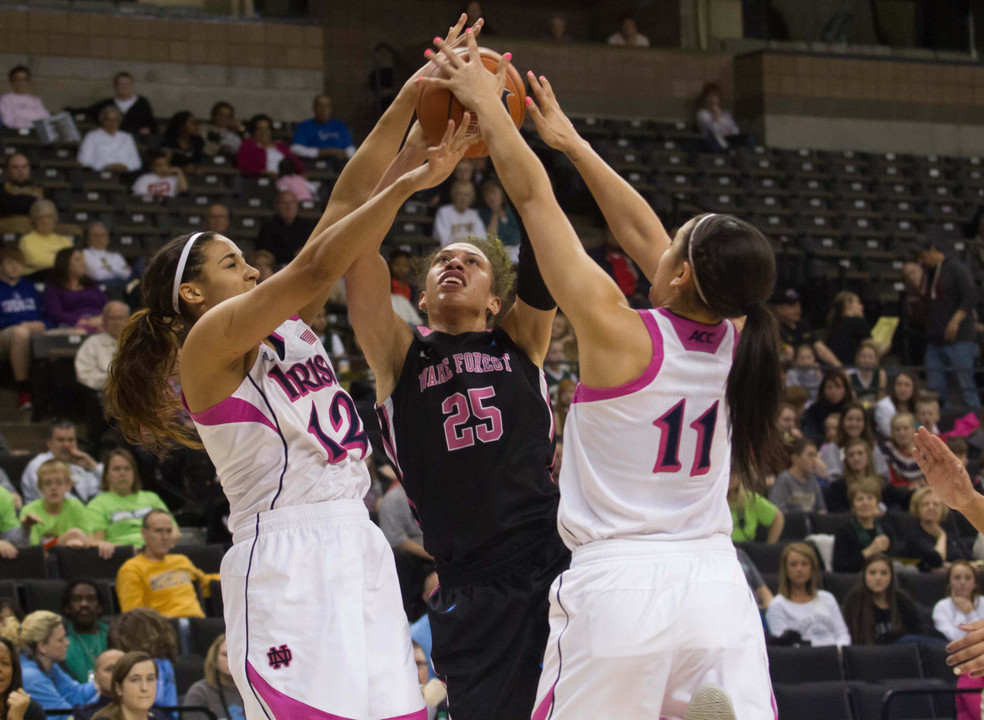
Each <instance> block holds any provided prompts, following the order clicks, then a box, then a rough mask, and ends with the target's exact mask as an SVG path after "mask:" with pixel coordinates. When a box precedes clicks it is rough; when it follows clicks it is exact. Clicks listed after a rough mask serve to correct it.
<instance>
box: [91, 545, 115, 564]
mask: <svg viewBox="0 0 984 720" xmlns="http://www.w3.org/2000/svg"><path fill="white" fill-rule="evenodd" d="M95 548H96V550H97V551H98V552H99V557H101V558H102V559H103V560H109V559H110V558H111V557H113V553H114V552H116V546H115V545H114V544H113V543H111V542H109V541H108V540H97V541H96V543H95Z"/></svg>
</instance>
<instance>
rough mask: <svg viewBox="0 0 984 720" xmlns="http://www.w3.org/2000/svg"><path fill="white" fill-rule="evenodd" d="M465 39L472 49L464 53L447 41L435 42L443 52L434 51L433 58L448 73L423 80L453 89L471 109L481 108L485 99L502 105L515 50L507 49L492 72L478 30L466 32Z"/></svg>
mask: <svg viewBox="0 0 984 720" xmlns="http://www.w3.org/2000/svg"><path fill="white" fill-rule="evenodd" d="M465 42H466V43H467V44H468V52H467V53H465V54H464V55H459V54H458V53H456V52H454V51H452V50H451V49H450V48H449V47H447V45H445V43H444V42H443V41H437V42H435V43H434V44H435V45H436V46H437V47H438V48H439V49H440V50H441V51H442V52H441V53H438V54H436V55H432V56H431V57H430V59H431V61H432V62H433V63H434V64H436V65H437V66H438V67H440V68H441V69H442V70H444V73H445V74H446V75H447V77H422V78H421V79H420V82H426V83H432V84H434V85H436V86H437V87H440V88H445V89H446V90H450V91H451V92H452V93H454V96H455V97H456V98H458V101H459V102H460V103H461V104H462V105H464V106H465V107H467V108H468V109H469V110H478V109H479V106H481V105H482V104H483V103H491V105H489V107H494V106H500V107H501V106H502V104H501V102H500V98H501V97H502V91H503V89H504V88H505V87H506V70H507V69H508V68H509V61H510V60H511V59H512V53H505V54H504V55H503V56H502V57H501V58H499V65H498V67H497V68H496V71H495V73H490V72H489V71H488V70H486V69H485V65H484V64H483V63H482V60H481V54H480V53H479V50H478V43H477V42H475V35H474V33H466V34H465Z"/></svg>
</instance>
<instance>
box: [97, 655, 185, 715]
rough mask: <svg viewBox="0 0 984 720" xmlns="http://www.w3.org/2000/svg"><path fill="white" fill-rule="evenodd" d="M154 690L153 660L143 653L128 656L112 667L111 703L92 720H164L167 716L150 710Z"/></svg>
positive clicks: (155, 682)
mask: <svg viewBox="0 0 984 720" xmlns="http://www.w3.org/2000/svg"><path fill="white" fill-rule="evenodd" d="M156 687H157V665H156V663H155V660H154V658H152V657H151V656H150V655H148V654H147V653H145V652H128V653H127V654H126V655H124V656H123V657H121V658H120V659H119V660H117V661H116V665H115V666H113V680H112V683H111V684H110V695H111V696H112V698H113V700H112V702H110V703H109V705H107V706H106V707H104V708H103V709H101V710H100V711H99V712H97V713H96V714H95V715H93V716H92V720H167V715H165V714H164V713H162V712H161V711H160V710H155V709H154V708H153V705H154V690H155V689H156Z"/></svg>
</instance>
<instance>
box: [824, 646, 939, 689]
mask: <svg viewBox="0 0 984 720" xmlns="http://www.w3.org/2000/svg"><path fill="white" fill-rule="evenodd" d="M841 652H842V653H843V660H844V675H845V677H847V679H848V680H862V681H864V682H880V681H883V680H903V679H912V680H921V679H923V677H924V675H923V668H922V658H921V657H920V656H919V648H918V647H917V646H916V645H849V646H847V647H844V648H841Z"/></svg>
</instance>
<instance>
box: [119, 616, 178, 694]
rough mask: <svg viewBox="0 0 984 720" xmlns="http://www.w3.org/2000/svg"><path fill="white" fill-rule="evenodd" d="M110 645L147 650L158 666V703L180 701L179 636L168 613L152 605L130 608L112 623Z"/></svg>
mask: <svg viewBox="0 0 984 720" xmlns="http://www.w3.org/2000/svg"><path fill="white" fill-rule="evenodd" d="M106 647H108V648H115V649H117V650H122V651H123V652H125V653H132V652H144V653H147V655H149V656H150V657H151V658H153V660H154V664H155V665H156V666H157V672H156V678H157V692H156V700H155V704H157V705H165V706H169V707H170V706H174V705H177V704H178V686H177V683H176V682H175V679H174V665H173V664H172V663H173V661H174V658H175V656H176V655H177V654H178V638H177V633H175V631H174V628H173V627H172V626H171V623H169V622H168V620H167V618H166V617H164V616H163V615H161V614H160V613H159V612H157V611H156V610H152V609H151V608H134V609H133V610H129V611H127V612H125V613H123V614H122V615H120V616H119V617H117V618H116V619H115V620H113V622H112V623H110V626H109V632H108V633H107V634H106ZM114 672H115V671H114Z"/></svg>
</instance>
